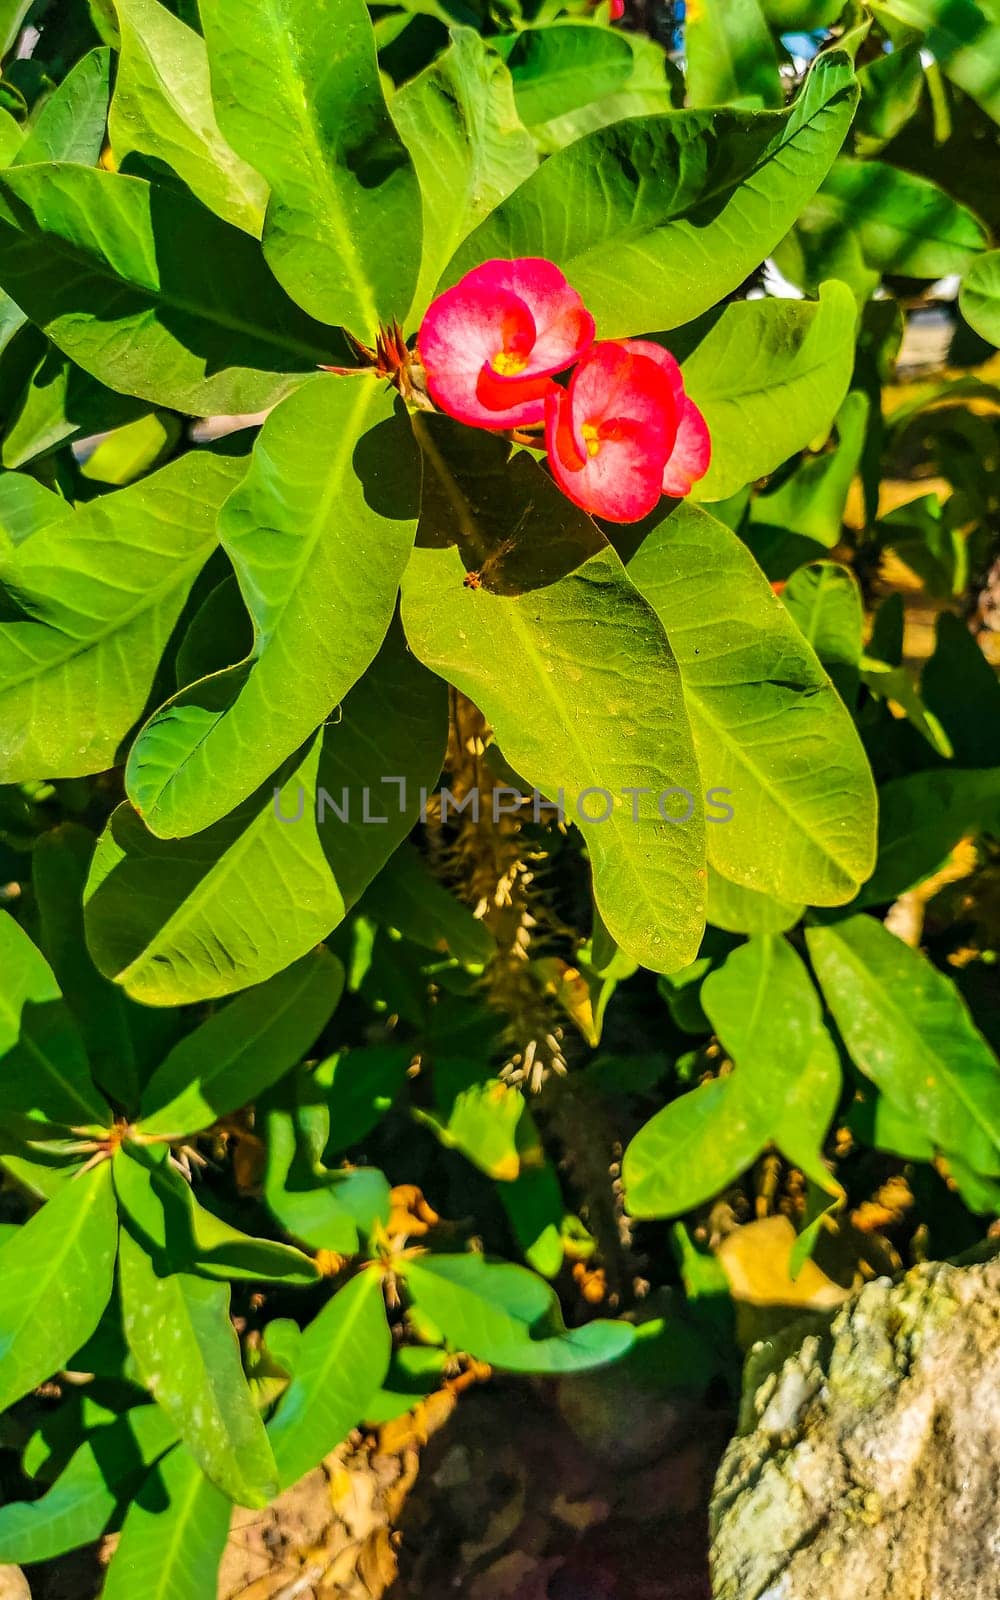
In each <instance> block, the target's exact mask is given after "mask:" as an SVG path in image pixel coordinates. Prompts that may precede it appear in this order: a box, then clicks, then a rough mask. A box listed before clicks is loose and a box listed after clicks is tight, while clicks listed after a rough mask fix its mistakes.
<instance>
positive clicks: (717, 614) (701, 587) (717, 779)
mask: <svg viewBox="0 0 1000 1600" xmlns="http://www.w3.org/2000/svg"><path fill="white" fill-rule="evenodd" d="M628 572H629V575H630V577H632V578H633V579H634V581H635V583H636V584H637V586H638V588H639V589H640V590H641V591H642V593H643V594H644V595H646V597H647V599H648V600H649V602H650V604H651V605H652V606H653V607H654V608H655V610H656V613H657V615H658V616H659V618H660V621H661V622H662V623H663V626H664V628H665V630H666V632H667V636H668V637H669V639H670V640H671V642H672V644H673V647H674V650H675V653H676V655H677V661H678V664H679V666H680V669H681V677H682V680H683V684H684V698H685V702H686V704H687V708H688V715H689V716H690V718H691V727H692V731H693V733H694V738H695V745H696V748H697V750H698V758H699V762H700V765H701V769H702V783H703V785H704V786H705V788H706V790H707V791H708V792H709V794H711V793H712V791H713V790H716V789H721V790H723V791H728V794H727V800H728V804H729V805H730V806H731V808H732V813H733V815H732V816H731V818H729V820H724V819H723V820H718V819H717V818H716V817H715V816H714V813H710V819H711V820H710V822H709V825H708V828H707V837H708V851H709V857H710V860H711V862H712V865H713V866H715V867H717V868H718V869H719V871H720V872H721V873H723V875H724V876H725V877H727V878H729V879H731V880H732V881H733V882H734V883H738V884H742V885H744V887H746V888H748V889H756V890H758V891H760V892H761V893H764V894H768V895H773V896H776V897H777V898H778V899H784V900H787V901H789V902H793V903H800V902H803V901H804V902H806V903H808V904H811V905H837V904H839V903H841V902H843V901H846V900H849V899H850V898H851V897H852V895H854V893H855V892H856V891H857V889H858V887H859V885H860V884H861V883H863V882H864V880H865V879H866V878H867V877H868V875H869V873H870V872H871V870H872V866H873V863H874V854H875V789H874V784H873V782H872V777H871V773H870V771H869V768H868V763H867V760H866V758H865V754H864V750H863V748H862V746H861V742H860V739H859V738H858V735H857V732H856V731H855V728H854V725H853V723H852V722H851V719H850V716H849V715H848V713H847V711H846V709H845V707H844V705H843V702H842V701H841V699H840V697H839V695H838V694H837V692H836V690H835V689H834V688H833V685H832V684H831V682H830V680H829V678H828V677H827V675H826V673H825V672H824V671H823V668H822V667H821V665H820V663H819V662H818V661H817V659H816V656H815V654H814V653H813V650H812V649H811V647H810V646H809V644H807V642H806V640H805V639H804V638H803V636H802V634H801V633H800V632H799V629H798V628H797V627H796V625H795V623H794V622H793V621H792V619H791V617H790V616H789V615H788V612H787V611H786V610H785V608H784V607H783V606H782V604H781V601H780V600H778V598H777V597H776V596H775V595H774V593H773V592H772V590H771V586H770V584H769V583H768V582H767V579H766V578H765V577H764V575H763V573H762V572H761V571H760V569H759V567H758V566H757V565H756V563H755V561H754V559H753V557H752V555H751V554H750V552H749V550H748V549H747V548H746V546H745V545H744V543H743V542H742V540H741V539H739V538H738V537H737V536H736V534H734V533H732V532H731V531H730V529H729V528H727V527H726V526H725V525H724V524H723V523H721V522H717V521H716V520H715V518H714V517H710V516H709V515H708V514H707V513H706V512H704V511H702V510H701V509H700V508H699V507H697V506H693V505H691V504H690V503H688V502H684V503H683V504H681V505H679V506H677V507H676V508H675V509H674V510H673V511H672V512H671V513H670V514H669V515H668V516H667V517H665V518H664V520H663V521H662V522H661V523H660V524H659V525H658V527H656V528H654V529H653V530H652V531H651V532H650V533H649V534H648V535H647V536H646V538H645V539H644V540H643V542H642V544H641V545H640V547H639V549H638V551H637V552H636V554H635V555H634V556H633V557H632V559H631V561H630V562H629V564H628Z"/></svg>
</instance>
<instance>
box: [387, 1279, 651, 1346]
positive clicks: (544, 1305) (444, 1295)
mask: <svg viewBox="0 0 1000 1600" xmlns="http://www.w3.org/2000/svg"><path fill="white" fill-rule="evenodd" d="M402 1276H403V1279H404V1282H405V1284H406V1290H407V1294H408V1296H409V1299H410V1302H411V1304H412V1306H413V1307H414V1309H415V1311H416V1312H418V1313H419V1314H420V1315H421V1316H426V1317H429V1318H430V1320H431V1322H432V1323H433V1324H434V1325H435V1327H437V1328H439V1329H440V1331H441V1333H442V1334H443V1335H444V1337H445V1339H446V1341H447V1343H448V1345H449V1347H450V1348H451V1349H453V1350H463V1351H465V1352H467V1354H469V1355H471V1356H475V1357H476V1359H477V1360H479V1361H488V1362H489V1363H490V1364H491V1366H495V1367H501V1368H503V1369H505V1370H506V1371H508V1372H537V1373H563V1372H586V1371H589V1370H590V1369H591V1368H593V1367H601V1366H605V1365H606V1364H607V1363H608V1362H611V1361H617V1360H618V1359H619V1358H620V1357H621V1356H623V1355H624V1354H625V1353H626V1351H627V1350H630V1349H631V1347H632V1344H633V1342H634V1340H635V1329H634V1328H633V1327H632V1326H631V1325H630V1324H629V1323H627V1322H606V1321H603V1320H598V1321H595V1322H585V1323H584V1324H583V1326H582V1327H580V1328H570V1329H567V1328H566V1327H565V1326H564V1325H563V1321H562V1317H561V1314H560V1311H559V1302H558V1300H557V1299H556V1296H555V1294H554V1293H553V1291H552V1290H551V1289H550V1288H549V1285H548V1284H547V1283H546V1282H545V1281H544V1280H543V1279H542V1278H538V1277H536V1276H535V1274H534V1273H533V1272H529V1271H528V1270H527V1269H526V1268H525V1267H518V1266H514V1265H513V1264H512V1263H509V1262H493V1261H487V1260H486V1259H485V1257H483V1256H481V1255H475V1254H471V1255H452V1256H444V1255H441V1256H433V1255H430V1256H417V1257H414V1258H413V1259H412V1260H410V1261H407V1262H406V1263H405V1269H404V1271H403V1273H402Z"/></svg>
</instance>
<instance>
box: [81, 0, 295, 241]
mask: <svg viewBox="0 0 1000 1600" xmlns="http://www.w3.org/2000/svg"><path fill="white" fill-rule="evenodd" d="M115 10H116V12H117V14H118V26H119V29H120V32H121V54H120V56H119V59H118V73H117V76H116V78H115V97H114V100H113V101H112V103H111V117H110V124H109V132H110V135H111V148H112V150H113V151H114V155H115V160H116V162H117V163H118V165H119V166H121V165H122V164H123V163H124V162H125V160H126V158H127V157H128V156H130V155H131V154H132V153H133V152H138V154H140V155H143V156H151V157H153V159H154V161H163V162H165V163H166V164H167V166H169V167H172V168H173V170H174V172H176V173H177V175H178V177H180V178H182V179H183V180H184V182H185V183H186V184H187V186H188V188H189V189H190V190H191V191H192V193H194V194H196V195H197V196H198V199H199V200H200V201H202V203H203V204H204V205H206V206H208V208H209V210H210V211H214V212H215V214H216V216H219V217H224V218H225V220H226V221H227V222H231V223H233V224H234V225H235V226H236V227H237V228H242V229H243V230H244V231H245V232H246V233H250V234H253V235H254V237H255V238H258V239H259V238H260V233H261V229H262V227H263V225H264V207H265V206H266V204H267V184H266V183H265V182H264V179H263V178H262V177H261V176H260V174H259V173H257V172H255V171H254V169H253V167H252V166H249V165H248V164H247V162H245V161H242V160H241V159H240V157H239V156H238V155H236V153H235V151H233V150H231V149H230V147H229V145H228V144H227V143H226V141H225V139H224V138H223V137H222V134H221V133H220V132H219V128H218V124H217V123H216V120H215V114H214V112H213V110H212V91H211V87H210V84H209V76H208V56H207V53H206V50H205V41H204V39H202V37H201V35H200V34H199V33H195V31H194V29H193V28H189V27H187V25H186V24H185V23H184V22H182V21H181V20H180V19H179V18H178V17H175V16H174V15H173V14H172V13H171V12H170V11H168V10H167V8H166V7H165V6H162V5H160V4H159V3H158V0H115Z"/></svg>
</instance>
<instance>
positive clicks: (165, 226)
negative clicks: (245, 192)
mask: <svg viewBox="0 0 1000 1600" xmlns="http://www.w3.org/2000/svg"><path fill="white" fill-rule="evenodd" d="M192 262H197V263H198V270H197V271H192V266H191V264H192ZM0 283H2V285H3V287H4V288H5V289H6V290H7V291H8V292H9V294H10V295H11V296H12V298H13V299H14V300H15V301H16V302H17V304H18V305H19V306H21V307H22V308H23V309H24V310H25V311H26V312H27V314H28V316H29V317H30V318H31V320H32V321H33V322H36V323H37V324H38V326H39V327H40V328H42V329H43V331H44V332H45V333H46V334H47V335H48V337H49V338H50V339H51V340H52V342H53V344H55V345H57V346H58V348H59V349H60V350H62V351H63V352H64V353H65V354H66V355H68V356H69V357H70V358H71V359H72V360H73V361H75V362H76V364H77V366H80V367H82V368H83V369H84V371H85V372H89V373H91V374H92V375H93V376H94V377H95V378H99V379H100V380H101V382H102V383H106V384H107V385H108V387H109V388H111V389H120V390H122V391H123V392H124V393H125V394H133V395H139V396H141V397H142V398H143V399H146V400H151V401H153V402H154V404H156V405H165V406H173V407H174V408H175V409H177V410H179V411H190V412H193V413H194V414H195V415H196V416H212V415H214V414H215V413H216V412H220V411H223V412H228V411H232V412H253V411H261V410H263V409H264V408H265V407H267V406H272V405H274V404H275V403H276V401H278V400H280V399H281V397H282V395H285V394H287V393H288V392H289V391H290V390H291V389H293V388H294V387H295V386H296V385H297V384H298V383H300V382H301V381H302V379H303V377H304V376H307V375H308V374H309V373H310V372H314V371H315V369H316V366H317V364H318V363H322V362H334V363H336V362H338V361H340V362H342V361H343V360H344V359H345V351H344V349H343V345H342V343H341V341H340V339H339V337H338V335H337V334H336V333H335V332H334V331H333V329H331V328H324V327H321V326H320V324H319V323H317V322H313V321H312V320H311V318H309V317H307V316H306V315H305V314H304V313H303V312H302V311H300V310H298V308H297V307H296V306H294V305H293V304H292V303H291V301H289V300H288V299H286V297H285V295H284V294H283V292H282V290H281V289H280V288H279V287H278V285H277V284H276V283H275V281H274V279H273V278H272V277H271V275H270V273H269V272H268V270H267V267H266V265H265V263H264V261H263V260H262V258H261V253H260V247H259V246H258V245H257V244H256V243H255V242H254V240H252V239H250V238H248V237H247V235H246V234H244V233H241V232H240V230H239V229H238V228H233V227H231V226H230V225H229V224H228V223H226V222H222V221H220V220H219V219H218V218H216V217H213V216H212V215H211V213H210V212H208V211H205V210H204V209H203V207H202V206H200V205H199V204H198V203H197V201H195V200H193V199H191V198H190V197H189V196H188V195H186V194H184V193H181V192H178V191H176V190H174V189H172V188H160V187H158V186H155V185H152V184H149V183H147V182H146V181H145V180H144V179H141V178H127V177H123V176H122V175H121V174H120V173H116V172H103V171H100V170H98V169H96V168H95V169H91V168H89V167H79V166H73V165H72V164H70V163H66V162H54V163H52V165H45V164H44V163H40V164H39V165H38V166H32V167H13V168H8V169H7V170H6V171H5V172H2V173H0Z"/></svg>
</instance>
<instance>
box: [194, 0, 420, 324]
mask: <svg viewBox="0 0 1000 1600" xmlns="http://www.w3.org/2000/svg"><path fill="white" fill-rule="evenodd" d="M200 11H201V21H202V27H203V28H204V31H205V38H206V41H207V43H208V59H209V66H210V68H211V74H212V92H213V94H214V96H215V109H216V115H217V116H218V119H219V126H220V127H221V129H222V131H223V133H224V134H225V136H226V138H227V139H229V140H230V142H231V143H232V145H233V148H234V149H235V150H238V151H239V153H240V154H241V155H242V156H243V157H244V158H245V159H246V160H248V161H250V162H252V164H253V165H254V167H256V168H257V170H258V171H259V172H262V173H263V175H264V177H265V178H266V179H267V181H268V183H269V184H270V186H271V198H270V201H269V203H268V208H267V218H266V221H265V225H264V241H263V242H264V255H265V257H266V259H267V261H268V264H269V265H270V267H271V269H272V271H273V272H274V274H275V276H276V278H277V279H278V281H279V282H280V283H282V284H283V285H284V287H285V288H286V289H287V290H288V293H289V294H290V295H291V296H292V297H293V299H295V300H296V301H298V303H299V305H302V306H304V307H305V308H306V310H307V311H309V312H310V313H311V314H312V315H313V316H314V317H319V318H321V319H322V320H323V321H324V322H333V323H339V324H340V325H341V326H342V327H346V328H349V329H350V330H351V332H352V333H354V334H356V335H358V337H360V338H362V339H365V340H367V341H369V342H370V341H371V340H372V339H373V337H374V334H375V331H376V329H377V327H378V325H379V323H380V322H385V321H387V320H388V319H389V318H390V317H398V318H400V319H402V318H403V317H404V316H405V314H406V311H407V309H408V307H409V304H410V300H411V298H412V295H413V290H414V286H415V284H416V278H417V269H418V265H419V257H420V191H419V189H418V187H417V180H416V177H415V175H414V171H413V165H412V163H411V160H410V157H409V155H408V154H407V151H406V149H405V147H404V145H403V144H402V143H401V142H400V139H399V136H398V134H397V133H396V130H395V128H394V127H393V124H392V121H391V119H390V117H389V113H388V111H387V110H386V105H385V100H384V99H383V96H382V84H381V81H380V78H379V74H378V68H377V63H376V59H375V38H374V35H373V33H372V26H371V22H370V20H369V17H368V11H367V8H366V7H365V5H364V3H363V0H201V5H200Z"/></svg>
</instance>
